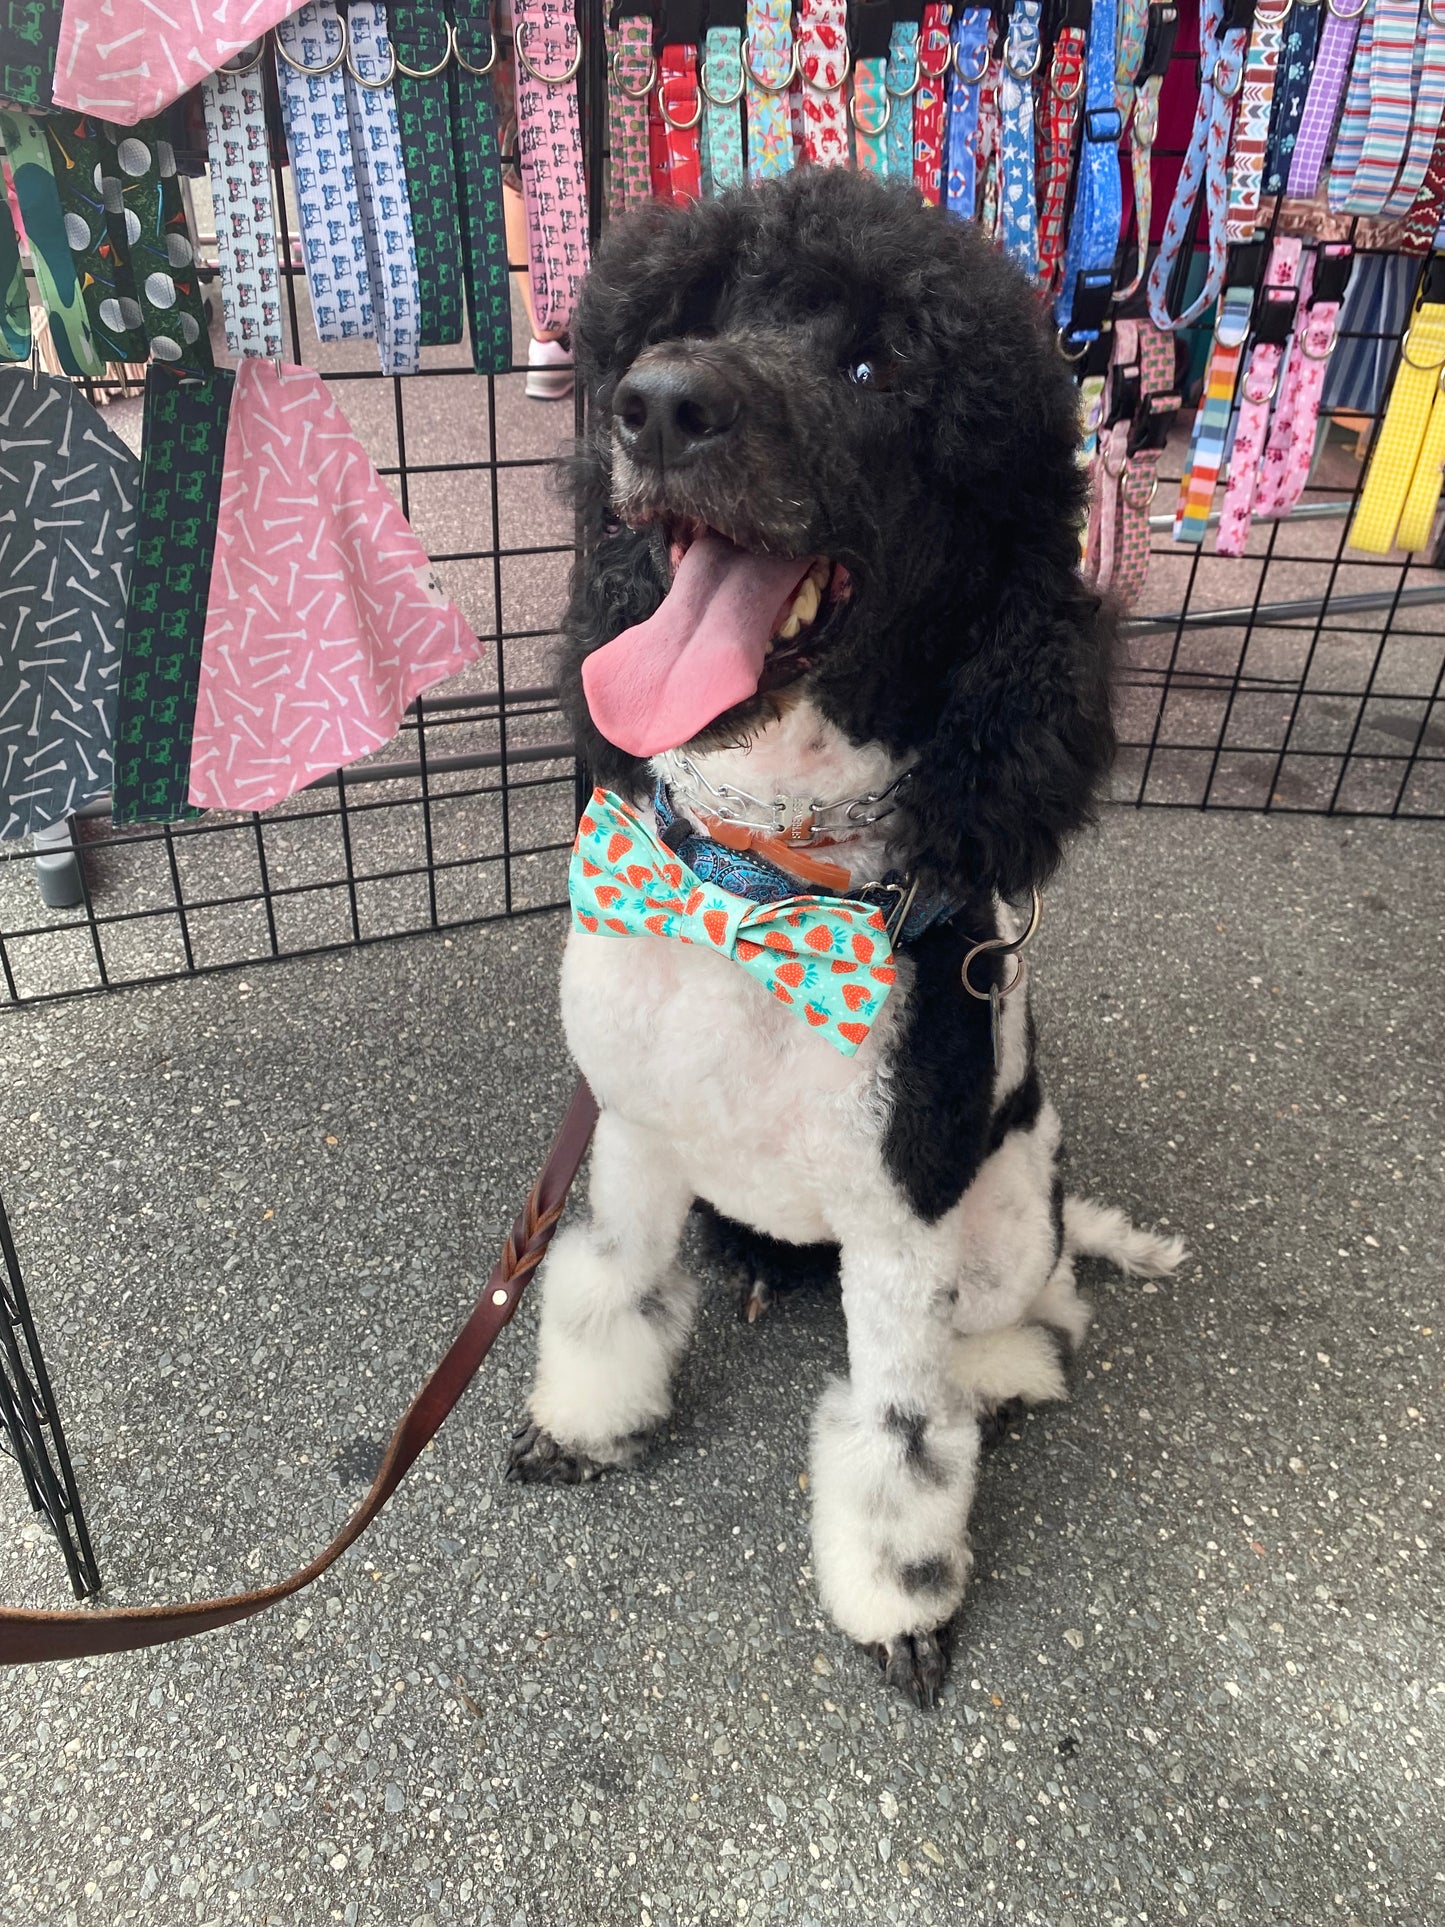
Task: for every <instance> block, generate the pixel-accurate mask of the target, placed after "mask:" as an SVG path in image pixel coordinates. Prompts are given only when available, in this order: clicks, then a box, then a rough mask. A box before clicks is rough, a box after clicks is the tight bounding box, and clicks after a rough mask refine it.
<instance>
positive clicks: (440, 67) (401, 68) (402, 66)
mask: <svg viewBox="0 0 1445 1927" xmlns="http://www.w3.org/2000/svg"><path fill="white" fill-rule="evenodd" d="M453 32H454V29H453V28H452V26H451V25H450V23H448V25H447V44H446V51H445V53H443V55H442V57H441V59H440V60H439V61H438V62H437V64H436V65H435V67H408V66H407V64H406V62H405V61H404V60H403V59H402V57H401V55H400V54H399V53H398V52H397V51H396V45H395V42H393V43H392V49H391V57H392V59H393V60H394V61H395V62H396V71H397V72H398V73H399V74H405V75H406V77H407V79H408V80H433V79H435V77H436V76H437V75H438V74H439V73H441V72H443V71H444V69H445V67H446V64H447V62H448V61H449V60H450V59H451V57H452V34H453Z"/></svg>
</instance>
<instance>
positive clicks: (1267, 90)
mask: <svg viewBox="0 0 1445 1927" xmlns="http://www.w3.org/2000/svg"><path fill="white" fill-rule="evenodd" d="M1288 12H1289V0H1261V4H1260V6H1259V7H1258V8H1257V9H1256V11H1255V16H1254V26H1253V29H1252V30H1251V32H1250V36H1249V51H1248V53H1247V54H1246V55H1245V61H1244V80H1243V83H1242V84H1241V86H1240V90H1239V108H1238V111H1237V112H1236V115H1235V122H1234V144H1233V148H1232V150H1231V154H1230V164H1229V210H1228V212H1227V214H1226V216H1225V223H1224V238H1225V240H1226V241H1250V240H1253V238H1254V231H1255V227H1256V225H1257V224H1258V221H1259V193H1260V183H1261V181H1262V180H1263V179H1264V152H1265V148H1266V147H1267V146H1268V144H1269V122H1270V113H1271V110H1272V108H1273V106H1274V88H1275V77H1276V75H1277V73H1278V71H1279V56H1280V50H1281V48H1282V47H1283V45H1284V23H1285V16H1286V15H1287V14H1288Z"/></svg>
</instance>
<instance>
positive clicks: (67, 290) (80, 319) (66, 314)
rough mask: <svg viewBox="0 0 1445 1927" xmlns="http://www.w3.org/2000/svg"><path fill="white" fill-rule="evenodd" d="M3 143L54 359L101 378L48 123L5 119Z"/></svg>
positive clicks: (70, 370) (68, 370) (0, 122)
mask: <svg viewBox="0 0 1445 1927" xmlns="http://www.w3.org/2000/svg"><path fill="white" fill-rule="evenodd" d="M0 141H3V142H4V145H5V152H6V154H7V155H8V156H9V158H10V171H11V173H12V174H13V175H14V177H15V193H16V196H17V197H18V199H19V202H20V219H21V221H22V222H23V223H24V227H25V233H26V236H27V238H28V240H29V242H30V263H31V266H32V268H33V269H34V271H35V286H36V289H37V291H38V293H39V295H40V299H41V302H42V304H43V306H44V308H45V312H46V316H47V318H48V320H49V322H50V340H51V344H52V346H53V347H54V349H55V358H56V360H57V361H58V362H59V363H60V366H61V369H62V370H63V372H64V373H65V374H67V375H77V376H79V375H98V374H101V373H102V372H103V371H104V369H105V356H104V355H103V354H102V353H101V352H100V350H99V349H98V348H97V347H96V345H95V338H94V336H93V335H92V334H91V332H90V319H89V317H88V316H87V314H86V312H85V301H84V298H83V296H82V294H81V292H80V280H79V277H78V276H77V274H76V272H75V262H74V260H73V259H72V258H71V253H70V247H69V244H68V242H67V240H66V235H65V215H64V213H63V212H62V210H61V206H60V190H59V188H58V187H57V186H56V182H55V175H54V172H53V171H52V168H51V164H50V147H49V144H48V143H47V141H46V138H45V123H44V122H43V121H42V120H38V119H37V118H36V117H35V116H34V115H33V114H12V113H0Z"/></svg>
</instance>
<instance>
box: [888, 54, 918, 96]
mask: <svg viewBox="0 0 1445 1927" xmlns="http://www.w3.org/2000/svg"><path fill="white" fill-rule="evenodd" d="M922 84H923V75H922V73H921V72H920V71H919V67H918V62H917V60H916V59H915V61H914V63H913V78H912V80H911V81H909V83H908V85H907V86H906V87H894V86H891V85H890V83H889V81H888V77H887V75H886V74H885V75H884V78H883V85H884V87H885V89H886V90H887V91H888V92H889V93H890V94H891V95H892V96H893V98H894V99H895V100H912V98H913V96H914V95H915V94H916V93H917V92H918V89H919V88H920V87H921V86H922Z"/></svg>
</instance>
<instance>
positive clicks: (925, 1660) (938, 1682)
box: [872, 1624, 949, 1710]
mask: <svg viewBox="0 0 1445 1927" xmlns="http://www.w3.org/2000/svg"><path fill="white" fill-rule="evenodd" d="M948 1635H949V1627H948V1625H946V1624H945V1625H942V1626H936V1627H935V1628H934V1629H933V1631H932V1632H927V1633H900V1634H899V1636H898V1637H897V1638H896V1639H886V1640H883V1641H882V1642H881V1643H879V1644H878V1645H875V1646H874V1647H873V1649H872V1650H873V1657H874V1658H875V1659H876V1660H877V1661H878V1664H879V1665H880V1666H881V1667H882V1669H883V1677H884V1679H886V1680H887V1682H888V1684H889V1685H890V1686H892V1687H896V1688H897V1690H898V1691H899V1692H900V1693H902V1695H903V1696H904V1698H905V1699H909V1700H912V1702H913V1704H914V1705H915V1706H917V1707H919V1708H920V1709H923V1710H926V1709H927V1708H929V1707H931V1706H933V1705H935V1704H936V1703H937V1700H938V1694H939V1689H940V1688H941V1687H942V1685H943V1681H944V1677H945V1675H946V1674H947V1672H948Z"/></svg>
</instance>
